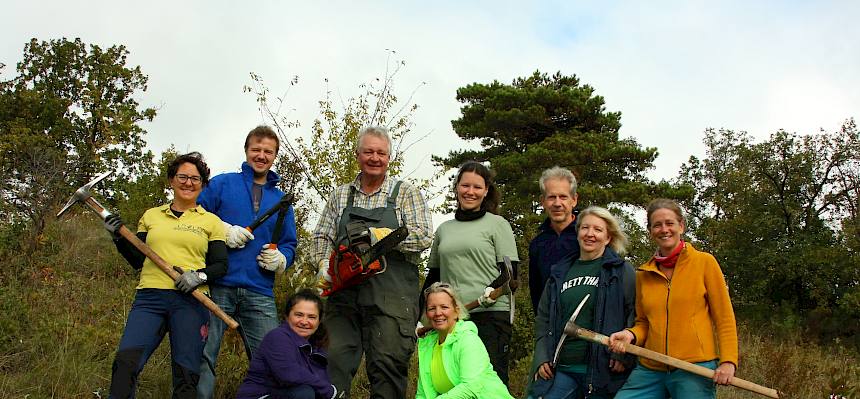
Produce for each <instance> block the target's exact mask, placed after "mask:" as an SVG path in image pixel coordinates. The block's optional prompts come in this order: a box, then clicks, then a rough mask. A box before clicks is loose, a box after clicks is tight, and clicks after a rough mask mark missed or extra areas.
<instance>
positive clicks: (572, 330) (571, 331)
mask: <svg viewBox="0 0 860 399" xmlns="http://www.w3.org/2000/svg"><path fill="white" fill-rule="evenodd" d="M589 297H591V294H585V298H582V301H580V302H579V305H577V306H576V310H574V311H573V314H572V315H570V318H569V319H567V323H565V324H564V334H563V335H562V336H561V338H560V339H559V340H558V345H556V347H555V354H554V355H553V356H552V367H555V365H556V363H557V362H558V355H559V353H561V347H562V345H563V344H564V340H565V339H567V337H568V336H570V337H574V338H576V336H577V335H576V329H577V328H579V326H577V325H576V323H575V322H574V321H575V320H576V317H577V316H579V312H580V311H582V308H583V307H584V306H585V303H586V302H588V298H589Z"/></svg>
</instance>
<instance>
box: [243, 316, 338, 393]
mask: <svg viewBox="0 0 860 399" xmlns="http://www.w3.org/2000/svg"><path fill="white" fill-rule="evenodd" d="M327 366H328V357H327V355H326V353H325V351H324V350H322V349H321V348H318V347H315V346H313V345H311V344H310V343H309V342H308V340H307V339H305V338H302V337H301V336H299V335H298V334H296V332H295V331H293V328H292V327H290V324H289V323H286V322H285V323H283V324H281V325H280V326H279V327H277V328H275V329H274V330H272V331H269V333H268V334H266V336H265V337H264V338H263V342H261V343H260V348H259V349H257V352H255V353H254V358H253V359H251V364H249V365H248V375H246V376H245V380H244V381H243V382H242V386H240V387H239V390H238V392H236V398H237V399H257V398H259V397H261V396H263V395H271V396H272V397H280V396H278V395H277V393H278V392H279V391H282V390H284V389H285V388H290V387H294V386H297V385H307V386H309V387H311V388H313V390H314V392H315V393H316V397H317V398H325V399H328V398H333V397H334V395H335V388H334V386H333V385H332V384H331V380H330V379H329V376H328V371H327V370H326V367H327Z"/></svg>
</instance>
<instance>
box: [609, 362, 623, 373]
mask: <svg viewBox="0 0 860 399" xmlns="http://www.w3.org/2000/svg"><path fill="white" fill-rule="evenodd" d="M609 370H611V371H612V372H613V373H623V372H624V363H622V362H621V361H620V360H615V359H609Z"/></svg>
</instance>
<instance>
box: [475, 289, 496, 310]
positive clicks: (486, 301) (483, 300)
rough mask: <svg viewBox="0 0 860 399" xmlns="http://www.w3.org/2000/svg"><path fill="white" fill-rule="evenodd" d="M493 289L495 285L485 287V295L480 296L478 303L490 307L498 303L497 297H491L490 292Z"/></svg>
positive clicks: (483, 306)
mask: <svg viewBox="0 0 860 399" xmlns="http://www.w3.org/2000/svg"><path fill="white" fill-rule="evenodd" d="M493 289H494V288H493V287H487V288H484V295H481V296H480V297H478V305H481V307H482V308H488V307H490V306H493V304H495V303H496V300H495V299H493V298H490V293H491V292H493Z"/></svg>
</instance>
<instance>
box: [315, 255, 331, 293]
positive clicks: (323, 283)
mask: <svg viewBox="0 0 860 399" xmlns="http://www.w3.org/2000/svg"><path fill="white" fill-rule="evenodd" d="M330 288H331V276H330V275H329V274H328V260H326V259H322V260H320V263H319V265H318V267H317V291H318V292H319V293H320V294H322V292H323V291H325V290H327V289H330Z"/></svg>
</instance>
